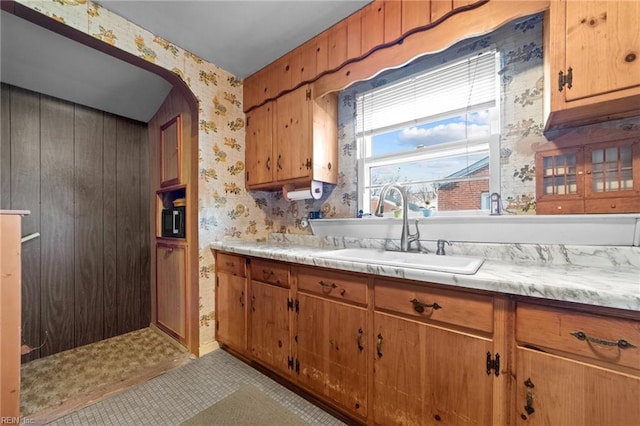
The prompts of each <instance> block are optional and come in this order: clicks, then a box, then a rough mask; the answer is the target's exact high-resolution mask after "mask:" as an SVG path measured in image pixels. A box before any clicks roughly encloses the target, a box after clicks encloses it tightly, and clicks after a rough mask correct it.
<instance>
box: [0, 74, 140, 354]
mask: <svg viewBox="0 0 640 426" xmlns="http://www.w3.org/2000/svg"><path fill="white" fill-rule="evenodd" d="M1 95H2V117H1V118H2V125H1V127H2V132H1V135H2V140H1V143H0V145H1V146H0V148H1V153H2V161H1V163H0V165H1V168H0V175H1V188H2V193H1V194H0V206H1V208H3V209H24V210H30V211H31V215H29V216H26V217H25V218H24V221H23V228H22V233H23V235H26V234H30V233H32V232H39V233H40V238H39V239H35V240H31V241H29V242H27V243H25V244H24V246H23V252H22V271H23V277H22V278H23V279H22V340H23V342H24V343H26V344H28V345H30V346H32V347H38V346H40V345H42V344H44V346H43V347H42V349H40V350H36V351H34V352H32V353H31V354H29V355H27V356H25V357H24V358H23V361H26V360H30V359H35V358H39V357H42V356H46V355H51V354H54V353H56V352H60V351H63V350H67V349H70V348H73V347H76V346H81V345H85V344H88V343H91V342H95V341H98V340H102V339H105V338H108V337H112V336H116V335H119V334H123V333H126V332H129V331H132V330H137V329H139V328H143V327H147V326H148V325H149V323H150V282H149V274H150V263H149V262H150V252H151V250H150V247H149V237H150V236H149V222H150V212H149V190H148V188H149V151H148V139H147V125H146V124H145V123H140V122H136V121H132V120H129V119H126V118H123V117H118V116H114V115H112V114H109V113H106V112H102V111H97V110H94V109H91V108H88V107H84V106H81V105H76V104H72V103H69V102H66V101H62V100H59V99H55V98H51V97H49V96H45V95H41V94H38V93H34V92H30V91H27V90H24V89H20V88H17V87H13V86H8V85H4V84H3V85H2V89H1Z"/></svg>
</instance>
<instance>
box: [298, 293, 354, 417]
mask: <svg viewBox="0 0 640 426" xmlns="http://www.w3.org/2000/svg"><path fill="white" fill-rule="evenodd" d="M298 301H299V313H298V324H297V330H298V334H297V341H298V344H297V352H298V356H297V359H298V362H299V363H300V365H299V368H300V371H299V376H298V377H299V381H300V383H301V384H303V385H304V386H306V387H308V388H309V389H311V390H312V391H314V392H317V393H319V394H321V395H324V396H326V397H328V398H330V399H332V400H333V401H335V402H336V403H337V404H339V405H340V406H342V407H344V408H345V409H347V410H349V411H351V412H352V413H354V414H356V415H358V416H361V417H366V415H367V359H366V356H365V353H366V352H365V347H366V345H367V342H366V331H367V330H366V317H367V315H366V314H367V311H366V309H364V308H360V307H356V306H351V305H347V304H344V303H340V302H335V301H329V300H327V299H324V298H321V297H316V296H311V295H306V294H302V293H298Z"/></svg>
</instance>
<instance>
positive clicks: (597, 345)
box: [515, 303, 640, 426]
mask: <svg viewBox="0 0 640 426" xmlns="http://www.w3.org/2000/svg"><path fill="white" fill-rule="evenodd" d="M516 338H517V343H518V346H517V348H516V352H517V355H516V363H517V373H516V385H515V392H516V407H515V416H516V419H515V420H516V422H515V423H516V424H521V425H569V424H571V425H583V426H599V425H605V424H606V425H619V426H625V425H629V426H630V425H636V424H638V419H639V418H640V405H639V404H638V401H640V349H639V346H640V321H634V320H630V319H624V318H615V317H609V316H600V315H592V314H585V313H582V312H578V311H572V310H566V309H556V308H549V307H545V306H541V305H535V304H529V303H519V304H518V306H517V309H516Z"/></svg>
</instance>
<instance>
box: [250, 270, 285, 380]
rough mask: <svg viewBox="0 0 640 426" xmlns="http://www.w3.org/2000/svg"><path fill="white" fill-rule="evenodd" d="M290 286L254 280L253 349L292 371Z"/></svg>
mask: <svg viewBox="0 0 640 426" xmlns="http://www.w3.org/2000/svg"><path fill="white" fill-rule="evenodd" d="M288 298H289V290H288V289H286V288H281V287H277V286H274V285H270V284H265V283H261V282H259V281H251V302H250V305H249V351H250V352H251V355H253V356H254V357H255V358H256V359H257V360H260V361H262V362H264V363H265V364H267V365H269V366H270V367H273V368H275V369H277V370H279V371H280V372H283V373H285V374H289V371H290V370H289V369H288V368H287V360H288V358H289V357H290V356H291V346H290V341H291V337H290V336H289V310H288V309H287V299H288Z"/></svg>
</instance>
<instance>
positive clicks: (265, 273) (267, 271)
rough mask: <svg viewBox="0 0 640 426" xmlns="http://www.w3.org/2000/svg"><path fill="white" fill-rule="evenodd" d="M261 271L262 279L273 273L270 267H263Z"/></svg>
mask: <svg viewBox="0 0 640 426" xmlns="http://www.w3.org/2000/svg"><path fill="white" fill-rule="evenodd" d="M262 273H263V274H264V279H265V280H266V279H267V278H269V277H270V276H271V275H273V271H272V270H270V269H263V270H262Z"/></svg>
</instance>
